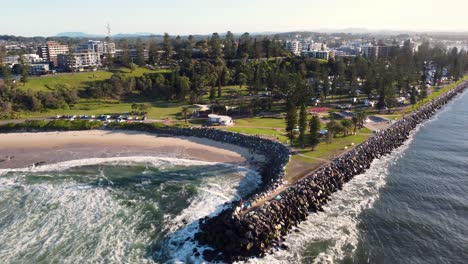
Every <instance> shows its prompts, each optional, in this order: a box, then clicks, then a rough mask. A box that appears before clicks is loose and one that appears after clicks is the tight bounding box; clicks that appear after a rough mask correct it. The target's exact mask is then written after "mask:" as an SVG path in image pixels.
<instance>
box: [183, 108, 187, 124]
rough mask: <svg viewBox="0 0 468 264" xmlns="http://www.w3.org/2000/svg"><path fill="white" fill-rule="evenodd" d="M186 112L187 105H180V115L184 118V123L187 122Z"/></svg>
mask: <svg viewBox="0 0 468 264" xmlns="http://www.w3.org/2000/svg"><path fill="white" fill-rule="evenodd" d="M187 113H188V107H187V106H183V107H182V116H183V117H184V119H185V124H187Z"/></svg>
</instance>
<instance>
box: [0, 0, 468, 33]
mask: <svg viewBox="0 0 468 264" xmlns="http://www.w3.org/2000/svg"><path fill="white" fill-rule="evenodd" d="M467 9H468V2H466V1H464V0H447V1H444V2H443V5H442V4H441V3H440V2H439V1H437V2H436V1H434V0H425V1H422V0H415V1H405V0H394V1H373V0H357V1H352V2H351V1H345V0H331V1H321V2H318V1H310V0H309V1H307V0H290V1H288V2H287V4H286V5H285V2H284V1H278V0H254V1H252V0H250V1H248V0H238V1H236V2H235V3H233V2H232V1H219V0H218V1H215V0H199V1H189V0H174V1H160V0H156V1H150V0H137V1H124V0H114V1H110V0H103V1H99V2H97V1H91V0H82V1H79V2H61V1H60V2H59V1H54V0H44V1H40V2H38V1H33V0H24V1H16V2H9V3H8V4H5V5H4V7H3V10H2V11H3V12H2V16H1V17H0V23H1V25H2V26H1V27H0V34H10V35H21V36H53V35H56V34H58V33H61V32H71V31H72V32H85V33H88V34H98V35H104V34H106V24H107V23H110V25H111V28H112V33H113V34H118V33H135V32H149V33H155V34H161V33H164V32H168V33H170V34H180V35H186V34H210V33H212V32H226V31H227V30H231V31H232V32H239V33H240V32H287V31H302V30H304V31H316V30H319V31H320V30H323V29H336V30H340V29H346V28H366V29H368V30H402V31H406V30H408V31H468V26H467V23H466V22H467V21H466V16H465V14H464V13H463V12H464V10H467ZM441 10H449V11H441ZM13 21H21V23H14V22H13Z"/></svg>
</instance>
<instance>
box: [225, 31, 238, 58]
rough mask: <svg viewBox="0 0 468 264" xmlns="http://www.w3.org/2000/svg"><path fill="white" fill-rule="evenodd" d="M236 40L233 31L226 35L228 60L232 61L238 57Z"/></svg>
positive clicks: (226, 56) (226, 55)
mask: <svg viewBox="0 0 468 264" xmlns="http://www.w3.org/2000/svg"><path fill="white" fill-rule="evenodd" d="M236 53H237V50H236V40H235V39H234V34H232V32H231V31H228V32H227V33H226V37H225V39H224V56H225V58H226V59H228V60H232V59H234V58H235V57H236Z"/></svg>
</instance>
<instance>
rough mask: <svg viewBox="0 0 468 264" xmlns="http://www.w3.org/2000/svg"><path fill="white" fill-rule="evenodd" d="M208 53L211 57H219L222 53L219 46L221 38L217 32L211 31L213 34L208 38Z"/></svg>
mask: <svg viewBox="0 0 468 264" xmlns="http://www.w3.org/2000/svg"><path fill="white" fill-rule="evenodd" d="M209 55H210V58H212V59H219V58H221V57H222V55H223V50H222V47H221V38H220V37H219V34H218V33H213V35H212V36H211V38H210V47H209Z"/></svg>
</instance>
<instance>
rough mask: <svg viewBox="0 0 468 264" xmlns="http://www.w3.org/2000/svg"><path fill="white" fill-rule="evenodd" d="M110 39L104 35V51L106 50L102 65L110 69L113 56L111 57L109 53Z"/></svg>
mask: <svg viewBox="0 0 468 264" xmlns="http://www.w3.org/2000/svg"><path fill="white" fill-rule="evenodd" d="M110 43H111V39H110V37H109V36H107V37H106V46H105V51H106V55H105V56H104V65H105V66H106V67H107V68H108V69H112V67H114V58H113V57H112V53H111V48H110V47H111V44H110Z"/></svg>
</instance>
